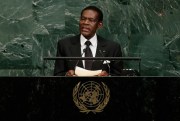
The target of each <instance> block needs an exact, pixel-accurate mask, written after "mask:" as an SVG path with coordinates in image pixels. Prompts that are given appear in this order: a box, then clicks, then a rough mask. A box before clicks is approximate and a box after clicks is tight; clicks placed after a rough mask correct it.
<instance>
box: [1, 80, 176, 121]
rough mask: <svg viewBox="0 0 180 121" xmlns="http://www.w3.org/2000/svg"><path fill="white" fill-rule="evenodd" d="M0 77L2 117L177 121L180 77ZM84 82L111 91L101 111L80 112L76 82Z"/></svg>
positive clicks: (3, 120) (64, 120)
mask: <svg viewBox="0 0 180 121" xmlns="http://www.w3.org/2000/svg"><path fill="white" fill-rule="evenodd" d="M0 80H1V81H0V95H1V97H0V114H1V117H0V120H1V121H7V120H8V121H14V120H19V121H22V120H23V121H72V120H78V121H102V120H104V121H112V120H118V121H137V120H138V121H152V120H156V121H161V120H165V119H166V120H167V121H177V120H179V119H180V117H179V113H180V109H179V97H180V90H179V88H180V78H179V77H0ZM86 82H90V83H89V84H90V87H91V84H92V85H93V83H98V84H99V83H100V84H102V83H103V84H104V85H106V88H105V91H106V92H108V91H107V89H108V90H109V95H108V96H109V100H108V101H107V97H106V101H105V102H104V101H103V102H104V104H101V108H100V109H102V110H101V111H100V112H98V111H97V110H96V108H95V109H92V108H90V110H91V111H89V112H87V110H84V111H85V112H81V111H83V109H82V110H80V109H79V107H77V105H76V103H80V101H79V102H77V101H74V98H75V97H73V94H74V92H73V91H74V90H75V89H77V87H78V86H77V84H79V83H81V84H82V85H83V86H84V87H86V85H85V84H84V83H86ZM91 82H93V83H91ZM93 87H95V86H93ZM101 94H102V93H101ZM106 94H108V93H106ZM79 95H80V96H81V97H82V94H79ZM99 99H100V98H99ZM106 103H107V105H105V104H106ZM104 105H105V106H104ZM81 106H82V104H81ZM103 106H104V107H103ZM93 110H94V112H93Z"/></svg>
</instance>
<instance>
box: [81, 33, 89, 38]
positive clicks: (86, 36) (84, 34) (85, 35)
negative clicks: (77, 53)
mask: <svg viewBox="0 0 180 121" xmlns="http://www.w3.org/2000/svg"><path fill="white" fill-rule="evenodd" d="M81 34H82V35H83V36H84V37H85V38H89V37H90V35H89V34H87V33H81Z"/></svg>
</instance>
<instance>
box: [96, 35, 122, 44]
mask: <svg viewBox="0 0 180 121" xmlns="http://www.w3.org/2000/svg"><path fill="white" fill-rule="evenodd" d="M98 38H99V40H101V41H103V42H104V43H106V44H108V45H111V46H112V45H114V46H115V45H120V44H119V43H118V42H116V41H113V40H109V39H105V38H104V37H101V36H98Z"/></svg>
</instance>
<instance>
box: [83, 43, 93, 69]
mask: <svg viewBox="0 0 180 121" xmlns="http://www.w3.org/2000/svg"><path fill="white" fill-rule="evenodd" d="M85 45H86V50H85V57H93V55H92V51H91V49H90V47H89V46H90V45H91V42H90V41H86V42H85ZM92 63H93V60H85V69H88V70H91V68H92Z"/></svg>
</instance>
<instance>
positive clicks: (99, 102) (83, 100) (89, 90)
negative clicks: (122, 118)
mask: <svg viewBox="0 0 180 121" xmlns="http://www.w3.org/2000/svg"><path fill="white" fill-rule="evenodd" d="M109 98H110V90H109V88H108V87H107V85H105V84H104V83H103V82H101V83H97V82H95V81H88V82H85V83H81V82H79V83H78V84H77V85H76V86H75V87H74V89H73V101H74V103H75V105H76V106H77V107H78V108H79V110H80V112H83V113H89V112H93V113H98V112H102V111H103V109H104V108H105V107H106V105H107V104H108V102H109Z"/></svg>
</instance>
